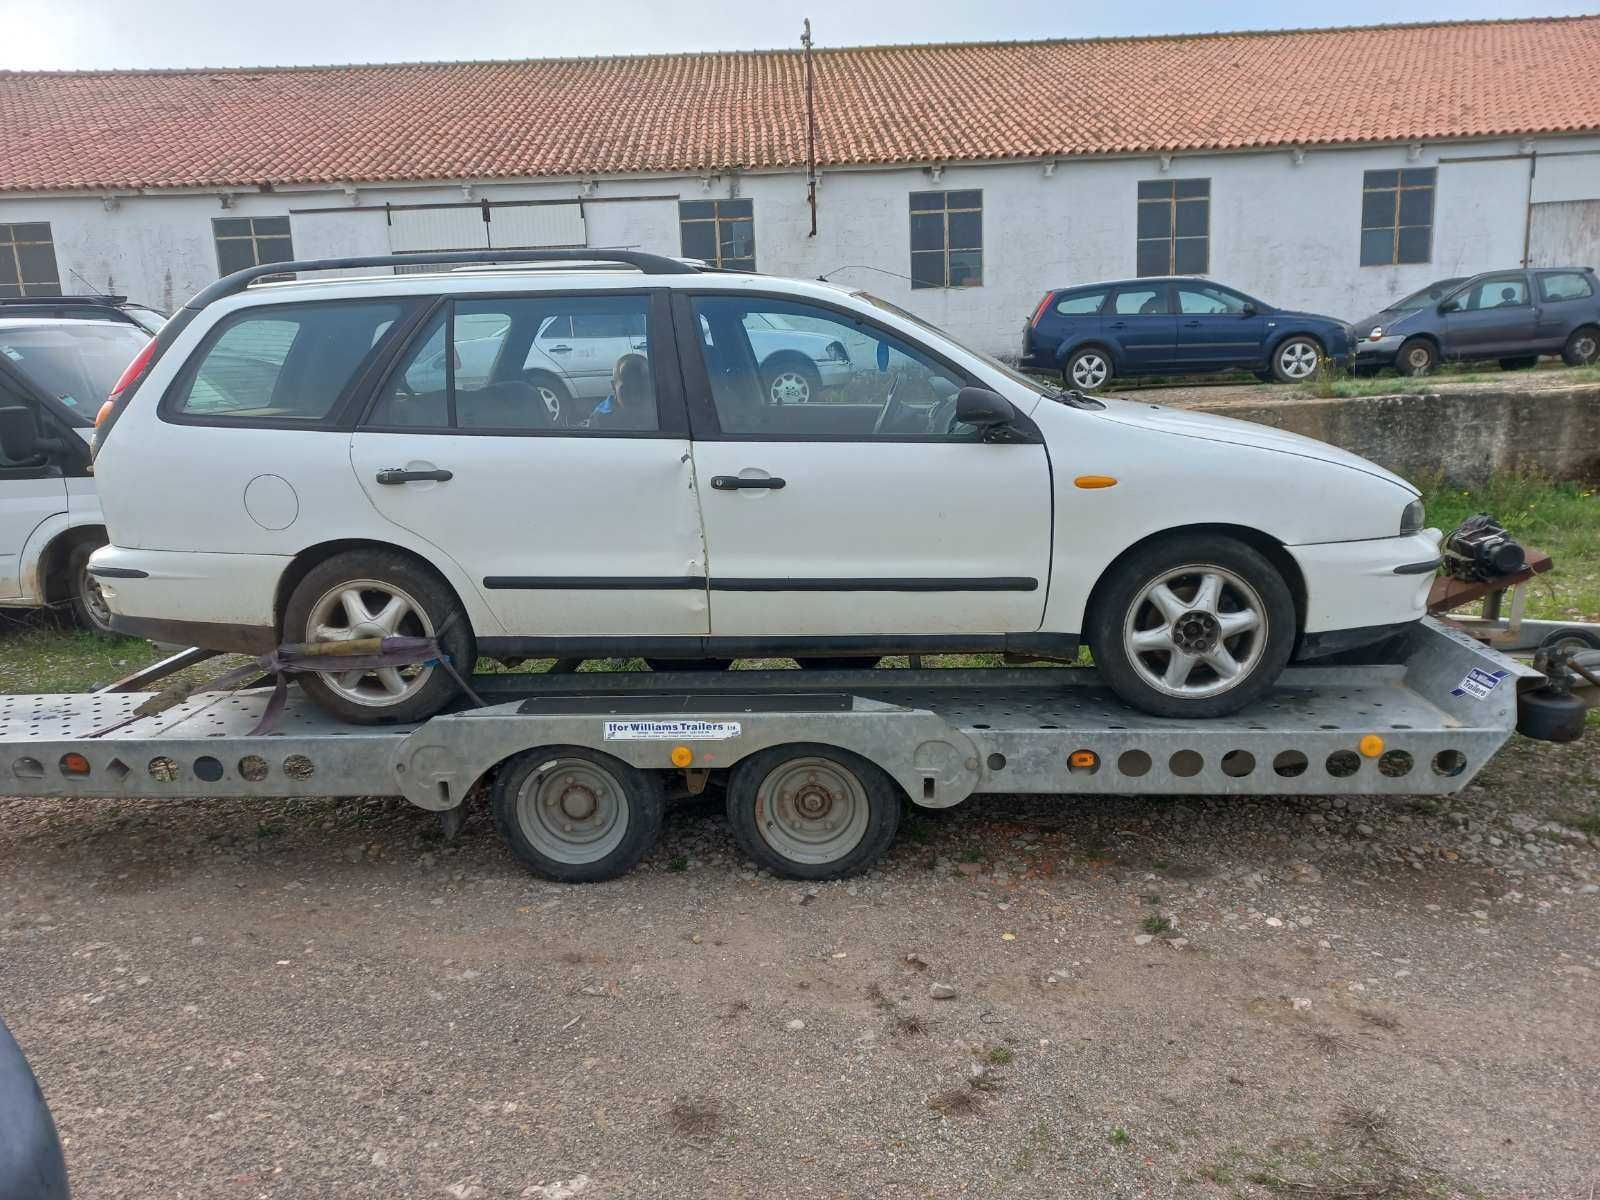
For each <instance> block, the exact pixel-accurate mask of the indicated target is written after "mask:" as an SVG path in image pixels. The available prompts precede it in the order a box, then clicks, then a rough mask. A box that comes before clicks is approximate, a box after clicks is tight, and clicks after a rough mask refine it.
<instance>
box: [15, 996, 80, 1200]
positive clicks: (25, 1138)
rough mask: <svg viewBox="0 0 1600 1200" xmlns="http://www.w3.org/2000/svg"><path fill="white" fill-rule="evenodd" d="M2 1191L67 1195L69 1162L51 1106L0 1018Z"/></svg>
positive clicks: (43, 1198) (50, 1198)
mask: <svg viewBox="0 0 1600 1200" xmlns="http://www.w3.org/2000/svg"><path fill="white" fill-rule="evenodd" d="M0 1113H4V1114H5V1119H4V1120H3V1121H0V1196H29V1197H35V1198H36V1200H67V1194H68V1188H67V1165H66V1162H65V1161H64V1160H63V1159H62V1156H61V1139H60V1138H59V1137H57V1135H56V1125H55V1122H54V1121H53V1120H52V1119H51V1117H50V1107H49V1105H47V1104H46V1103H45V1102H44V1094H43V1093H42V1092H41V1091H40V1090H39V1084H38V1081H37V1080H35V1079H34V1077H33V1071H32V1070H31V1069H30V1068H29V1066H28V1060H27V1059H25V1058H23V1057H22V1050H21V1049H20V1048H19V1047H18V1046H17V1043H16V1042H15V1041H14V1040H13V1039H12V1037H11V1033H10V1031H9V1030H7V1029H6V1027H5V1023H4V1022H0Z"/></svg>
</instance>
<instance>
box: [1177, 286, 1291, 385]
mask: <svg viewBox="0 0 1600 1200" xmlns="http://www.w3.org/2000/svg"><path fill="white" fill-rule="evenodd" d="M1172 291H1173V294H1174V295H1175V296H1176V297H1177V301H1178V303H1177V308H1178V316H1177V323H1178V353H1177V366H1179V367H1180V368H1183V369H1186V370H1200V371H1215V370H1220V369H1222V368H1225V367H1243V368H1249V369H1259V368H1260V367H1262V366H1264V365H1265V363H1266V344H1265V343H1266V337H1267V333H1268V332H1269V329H1270V321H1269V319H1268V318H1267V317H1265V316H1263V315H1262V314H1261V313H1259V312H1257V311H1256V305H1255V303H1254V301H1252V300H1251V299H1250V298H1249V297H1248V296H1243V295H1240V294H1239V293H1238V292H1235V291H1232V290H1230V289H1228V288H1225V287H1219V286H1217V285H1216V284H1214V283H1203V282H1200V281H1195V282H1192V283H1187V282H1186V283H1175V284H1173V285H1172Z"/></svg>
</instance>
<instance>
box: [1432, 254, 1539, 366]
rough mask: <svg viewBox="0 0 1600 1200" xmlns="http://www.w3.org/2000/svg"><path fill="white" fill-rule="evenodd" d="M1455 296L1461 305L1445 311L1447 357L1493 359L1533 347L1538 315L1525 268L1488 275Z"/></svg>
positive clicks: (1525, 351)
mask: <svg viewBox="0 0 1600 1200" xmlns="http://www.w3.org/2000/svg"><path fill="white" fill-rule="evenodd" d="M1453 299H1454V300H1456V301H1458V302H1459V305H1460V307H1458V308H1454V309H1451V310H1450V311H1448V312H1446V313H1445V314H1444V338H1443V342H1444V352H1445V355H1446V357H1449V358H1493V357H1495V356H1497V355H1501V354H1519V353H1521V354H1525V353H1527V352H1529V350H1531V349H1532V347H1533V344H1534V339H1535V336H1536V328H1537V320H1538V318H1537V314H1536V312H1535V311H1534V306H1533V298H1532V296H1531V294H1530V292H1529V290H1528V273H1527V272H1526V271H1503V272H1499V273H1497V274H1494V275H1485V276H1483V277H1482V278H1481V279H1478V280H1477V281H1475V282H1474V283H1473V284H1472V285H1471V286H1470V287H1468V288H1466V289H1465V290H1464V291H1462V292H1460V293H1458V295H1457V296H1456V297H1454V298H1453Z"/></svg>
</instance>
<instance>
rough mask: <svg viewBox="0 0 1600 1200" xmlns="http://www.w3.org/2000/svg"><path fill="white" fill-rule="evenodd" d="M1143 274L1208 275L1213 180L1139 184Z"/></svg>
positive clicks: (1151, 181) (1139, 257)
mask: <svg viewBox="0 0 1600 1200" xmlns="http://www.w3.org/2000/svg"><path fill="white" fill-rule="evenodd" d="M1136 261H1137V263H1138V268H1139V274H1140V275H1204V274H1205V273H1206V271H1207V269H1208V268H1209V267H1210V264H1211V180H1209V179H1151V180H1145V181H1143V182H1141V183H1140V184H1139V246H1138V257H1137V259H1136Z"/></svg>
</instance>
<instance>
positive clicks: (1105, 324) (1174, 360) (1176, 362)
mask: <svg viewBox="0 0 1600 1200" xmlns="http://www.w3.org/2000/svg"><path fill="white" fill-rule="evenodd" d="M1349 349H1350V345H1349V336H1348V334H1347V333H1346V329H1345V325H1344V322H1342V321H1336V320H1334V319H1333V318H1332V317H1320V316H1317V315H1315V314H1313V313H1301V312H1290V311H1287V310H1285V309H1280V308H1273V307H1272V305H1270V304H1265V303H1263V302H1262V301H1260V300H1256V299H1254V298H1253V297H1250V296H1247V295H1245V294H1244V293H1243V292H1241V291H1238V290H1236V289H1234V288H1230V287H1224V286H1223V285H1222V284H1220V283H1212V282H1211V281H1210V280H1208V279H1197V278H1193V277H1184V276H1179V277H1173V278H1145V279H1121V280H1115V281H1113V282H1110V283H1094V284H1087V285H1085V286H1083V287H1074V288H1064V289H1061V290H1059V291H1053V292H1048V293H1046V295H1045V297H1044V298H1043V299H1042V300H1040V301H1039V304H1038V307H1036V308H1035V309H1034V310H1033V317H1032V319H1031V320H1030V321H1029V322H1028V324H1027V325H1026V326H1025V327H1024V328H1023V331H1022V365H1023V366H1024V367H1027V368H1029V369H1032V370H1036V371H1052V372H1055V371H1059V372H1060V373H1061V378H1062V380H1063V382H1065V383H1066V385H1067V386H1068V387H1073V388H1080V389H1083V390H1086V391H1096V390H1098V389H1100V388H1103V387H1104V386H1105V385H1106V384H1107V383H1109V382H1110V381H1111V380H1112V379H1113V378H1115V377H1117V376H1119V375H1187V374H1190V373H1191V372H1205V371H1253V372H1255V373H1256V374H1257V375H1259V376H1260V377H1262V378H1264V379H1274V378H1275V379H1279V380H1282V381H1284V382H1285V383H1292V382H1296V381H1298V380H1302V379H1309V378H1311V377H1312V376H1313V375H1315V374H1316V373H1317V369H1318V368H1319V367H1321V366H1322V364H1323V363H1325V362H1326V363H1330V364H1335V365H1337V364H1342V363H1343V362H1344V361H1345V359H1346V357H1347V355H1348V353H1349Z"/></svg>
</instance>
